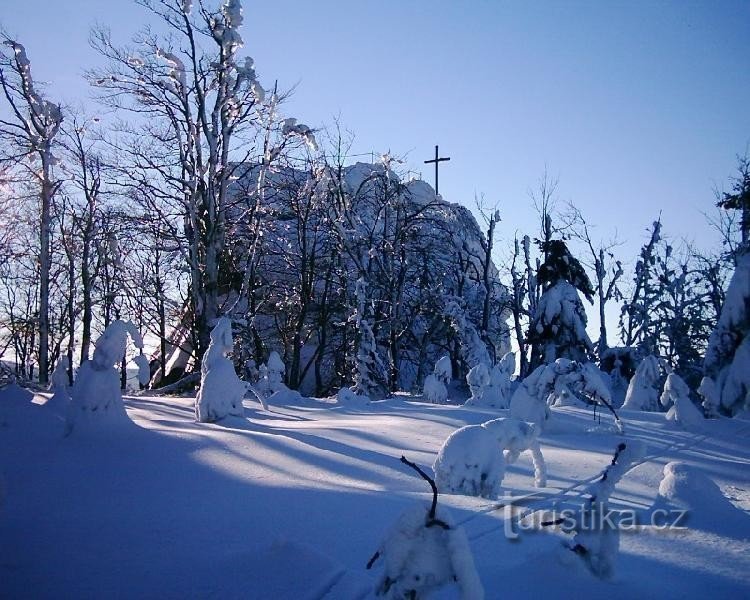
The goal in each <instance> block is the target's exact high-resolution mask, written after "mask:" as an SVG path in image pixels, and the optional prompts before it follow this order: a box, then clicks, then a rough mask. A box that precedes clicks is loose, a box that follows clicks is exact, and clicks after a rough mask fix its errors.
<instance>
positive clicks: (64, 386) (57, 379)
mask: <svg viewBox="0 0 750 600" xmlns="http://www.w3.org/2000/svg"><path fill="white" fill-rule="evenodd" d="M69 369H70V361H69V360H68V359H67V358H60V360H59V361H57V364H56V365H55V369H54V371H52V375H50V378H49V389H50V390H52V391H53V392H54V393H57V392H64V393H66V394H67V392H68V388H69V387H70V378H69V376H68V370H69Z"/></svg>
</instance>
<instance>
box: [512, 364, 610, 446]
mask: <svg viewBox="0 0 750 600" xmlns="http://www.w3.org/2000/svg"><path fill="white" fill-rule="evenodd" d="M574 403H585V404H593V405H601V406H604V407H607V408H608V409H609V410H610V411H611V412H612V414H613V416H614V418H615V425H616V426H617V429H618V431H620V432H622V423H621V422H620V419H619V417H618V416H617V414H616V413H615V411H614V409H613V408H612V397H611V394H610V391H609V388H608V387H607V385H606V384H605V383H604V380H603V379H602V375H601V372H600V371H599V369H598V368H597V367H596V365H594V364H593V363H585V364H583V365H582V364H580V363H578V362H576V361H572V360H568V359H566V358H559V359H557V360H556V361H555V362H554V363H552V364H549V365H542V366H540V367H537V368H536V369H535V370H534V371H533V372H532V373H531V374H530V375H529V376H528V377H527V378H526V379H524V380H523V381H522V382H521V385H520V386H518V388H516V391H515V392H514V393H513V396H512V397H511V400H510V416H511V417H514V418H516V419H520V420H522V421H528V422H530V423H535V424H536V425H539V426H541V427H544V424H545V423H546V422H547V421H548V419H549V418H550V415H551V413H550V408H549V407H550V405H557V406H561V405H562V406H564V405H566V404H574Z"/></svg>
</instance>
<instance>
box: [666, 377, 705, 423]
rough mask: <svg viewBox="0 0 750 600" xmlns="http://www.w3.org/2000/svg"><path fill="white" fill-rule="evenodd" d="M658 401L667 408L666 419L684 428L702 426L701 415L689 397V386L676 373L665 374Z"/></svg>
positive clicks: (702, 419)
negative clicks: (665, 378)
mask: <svg viewBox="0 0 750 600" xmlns="http://www.w3.org/2000/svg"><path fill="white" fill-rule="evenodd" d="M659 401H660V402H661V405H662V406H663V407H664V408H668V409H669V410H668V411H667V420H668V421H675V422H676V423H679V424H680V425H682V426H683V427H685V428H686V429H695V428H698V429H700V428H702V427H703V422H704V418H703V415H702V414H701V412H700V411H699V410H698V408H697V407H696V406H695V404H693V401H692V400H691V399H690V388H689V387H688V385H687V384H686V383H685V381H684V380H683V379H682V377H680V376H679V375H677V373H670V374H669V375H667V380H666V381H665V382H664V391H663V392H662V394H661V397H660V398H659Z"/></svg>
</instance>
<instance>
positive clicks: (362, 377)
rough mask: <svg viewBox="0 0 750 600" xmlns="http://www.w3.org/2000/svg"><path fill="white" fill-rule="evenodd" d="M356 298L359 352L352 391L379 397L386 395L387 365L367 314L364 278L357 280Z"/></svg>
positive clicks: (375, 397) (369, 396)
mask: <svg viewBox="0 0 750 600" xmlns="http://www.w3.org/2000/svg"><path fill="white" fill-rule="evenodd" d="M356 298H357V310H356V312H355V313H354V323H355V327H356V330H357V345H356V347H357V352H356V354H355V356H354V385H353V386H352V391H353V392H354V393H355V394H356V395H357V396H366V397H368V398H371V399H378V398H382V397H383V396H384V395H385V387H384V385H383V381H384V371H385V365H384V364H383V361H382V359H381V357H380V353H379V351H378V344H377V341H376V339H375V334H374V333H373V331H372V325H371V324H370V321H369V320H368V319H367V315H366V310H367V285H366V283H365V281H364V279H361V278H360V279H358V280H357V283H356Z"/></svg>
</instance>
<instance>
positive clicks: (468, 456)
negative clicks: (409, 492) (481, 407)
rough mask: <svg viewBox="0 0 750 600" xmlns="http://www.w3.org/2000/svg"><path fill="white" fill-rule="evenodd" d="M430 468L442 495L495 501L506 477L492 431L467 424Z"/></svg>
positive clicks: (452, 438)
mask: <svg viewBox="0 0 750 600" xmlns="http://www.w3.org/2000/svg"><path fill="white" fill-rule="evenodd" d="M432 469H433V471H434V472H435V483H436V484H437V486H438V489H439V490H440V491H441V492H448V493H453V494H464V495H467V496H481V497H483V498H495V497H497V495H498V494H499V493H500V484H501V482H502V480H503V477H504V475H505V459H504V457H503V454H502V449H501V448H500V446H499V445H498V443H497V438H496V436H495V435H493V433H492V432H491V431H488V430H487V429H486V428H484V427H482V426H481V425H467V426H466V427H461V428H460V429H457V430H456V431H454V432H453V433H451V434H450V435H449V436H448V439H446V440H445V442H444V443H443V445H442V447H441V448H440V451H439V452H438V455H437V458H436V459H435V463H434V464H433V466H432Z"/></svg>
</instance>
